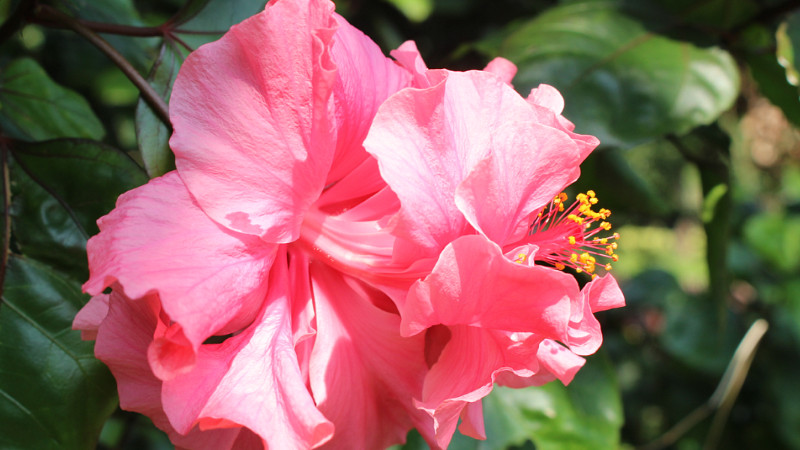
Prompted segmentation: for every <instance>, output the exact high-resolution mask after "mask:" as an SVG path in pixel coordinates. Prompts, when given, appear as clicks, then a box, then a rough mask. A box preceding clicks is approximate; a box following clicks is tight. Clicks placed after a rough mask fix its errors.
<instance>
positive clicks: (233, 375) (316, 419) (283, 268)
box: [162, 254, 334, 448]
mask: <svg viewBox="0 0 800 450" xmlns="http://www.w3.org/2000/svg"><path fill="white" fill-rule="evenodd" d="M285 259H286V255H285V254H281V255H280V260H281V261H285ZM269 284H270V288H269V292H268V294H267V298H266V302H265V306H264V308H263V309H262V311H261V312H260V313H259V315H258V317H257V318H256V319H255V321H254V323H253V324H252V325H251V326H249V327H247V328H246V329H245V330H244V331H242V332H241V333H239V334H237V335H235V336H232V337H230V338H228V339H227V340H225V341H224V342H222V343H221V344H207V345H203V346H202V347H201V349H200V352H199V353H198V355H197V363H196V365H195V367H194V369H193V370H192V371H190V372H188V373H185V374H183V375H179V376H177V377H175V378H173V379H172V380H169V381H165V382H164V387H163V391H162V398H163V403H164V411H165V412H166V413H167V416H168V417H169V419H170V422H171V423H172V425H173V426H174V427H175V428H176V429H177V430H178V431H186V430H190V429H191V428H192V427H194V426H195V425H196V424H200V425H201V427H203V428H205V429H211V428H217V427H227V426H230V425H231V424H237V425H240V426H245V427H247V428H249V429H250V430H251V431H253V432H255V433H256V434H258V435H259V436H260V437H261V439H263V440H264V441H265V442H266V443H267V445H268V446H269V447H274V448H311V447H314V446H317V445H320V444H322V443H324V442H326V441H327V440H328V439H330V438H331V436H332V435H333V431H334V427H333V424H331V423H330V422H329V421H328V420H326V419H325V417H323V415H322V414H320V412H319V411H318V410H317V408H316V405H315V404H314V401H313V400H312V398H311V394H310V393H309V392H308V389H307V388H306V385H305V383H304V381H303V378H302V376H301V373H300V369H299V366H298V361H297V356H296V354H295V351H294V342H293V338H292V310H291V303H290V301H291V298H292V296H293V294H294V292H293V291H292V287H291V286H289V275H288V267H287V264H286V263H276V264H275V265H274V266H273V269H272V271H271V273H270V277H269Z"/></svg>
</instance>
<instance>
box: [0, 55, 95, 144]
mask: <svg viewBox="0 0 800 450" xmlns="http://www.w3.org/2000/svg"><path fill="white" fill-rule="evenodd" d="M0 127H2V128H3V130H4V132H5V133H6V134H8V135H9V136H11V137H15V138H18V139H24V140H45V139H55V138H61V137H80V138H90V139H100V138H102V137H103V135H104V134H105V132H104V131H103V126H102V124H101V123H100V121H99V120H98V119H97V117H96V116H95V114H94V112H92V109H91V108H90V107H89V104H88V103H87V102H86V100H85V99H84V98H83V97H81V96H80V95H79V94H77V93H76V92H73V91H71V90H69V89H66V88H64V87H61V86H59V85H58V84H56V83H55V82H54V81H53V80H51V79H50V77H49V76H48V75H47V73H45V71H44V69H42V68H41V67H40V66H39V64H38V63H36V61H34V60H32V59H30V58H22V59H17V60H15V61H13V62H12V63H11V64H9V65H8V66H6V67H5V68H4V69H3V71H2V73H1V74H0Z"/></svg>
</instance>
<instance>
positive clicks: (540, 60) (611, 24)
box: [479, 2, 739, 147]
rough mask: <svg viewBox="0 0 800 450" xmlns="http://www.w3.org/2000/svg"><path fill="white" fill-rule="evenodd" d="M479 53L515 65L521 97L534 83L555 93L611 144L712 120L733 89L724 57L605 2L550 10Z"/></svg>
mask: <svg viewBox="0 0 800 450" xmlns="http://www.w3.org/2000/svg"><path fill="white" fill-rule="evenodd" d="M515 28H516V27H515ZM479 45H480V44H479ZM483 50H484V51H485V52H487V53H497V54H499V55H500V56H504V57H506V58H508V59H510V60H511V61H513V62H515V63H516V64H517V65H518V67H519V72H518V74H517V76H516V78H515V79H514V83H515V86H516V87H517V88H518V90H519V91H520V92H523V93H527V92H528V91H529V90H530V89H531V88H533V87H536V86H537V85H538V84H539V83H547V84H551V85H553V86H555V87H557V88H558V89H559V90H561V92H562V93H563V95H564V97H565V98H566V105H567V106H566V109H565V112H564V114H565V116H566V117H568V118H569V119H570V120H572V121H573V122H575V124H576V125H577V128H578V130H579V131H580V132H582V133H589V134H594V135H596V136H597V137H599V138H600V140H601V142H602V143H603V144H604V145H610V146H626V147H630V146H633V145H635V144H639V143H642V142H645V141H648V140H651V139H653V138H656V137H659V136H662V135H665V134H668V133H677V134H683V133H686V132H688V131H689V130H691V129H692V128H694V127H696V126H698V125H703V124H708V123H711V122H713V121H714V120H715V119H716V118H717V117H718V116H719V115H720V114H721V113H722V112H723V111H725V110H726V109H727V108H728V107H730V106H731V104H732V103H733V101H734V99H735V98H736V96H737V94H738V89H739V78H738V71H737V68H736V64H735V63H734V61H733V59H732V58H731V57H730V55H729V54H728V53H727V52H725V51H723V50H720V49H718V48H708V49H702V48H698V47H695V46H693V45H691V44H689V43H686V42H680V41H675V40H671V39H668V38H665V37H663V36H659V35H657V34H654V33H651V32H648V31H647V30H646V29H645V28H644V26H643V25H642V24H641V23H639V22H637V21H635V20H633V19H631V18H630V17H628V16H626V15H624V14H621V13H619V12H617V11H616V10H615V9H614V7H613V5H610V4H607V3H605V2H584V3H575V4H568V5H563V6H557V7H555V8H551V9H549V10H547V11H546V12H545V13H543V14H541V15H540V16H537V17H536V18H535V19H533V20H530V21H528V22H526V23H525V24H524V25H523V26H521V27H519V28H516V30H515V31H513V32H511V34H510V35H508V37H506V38H505V39H504V40H503V41H502V44H501V45H500V48H499V50H497V51H495V50H494V49H491V48H485V47H484V48H483Z"/></svg>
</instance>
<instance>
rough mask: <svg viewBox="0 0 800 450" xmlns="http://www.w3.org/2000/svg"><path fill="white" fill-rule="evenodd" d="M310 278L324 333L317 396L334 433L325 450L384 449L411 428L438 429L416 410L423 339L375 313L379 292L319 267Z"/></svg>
mask: <svg viewBox="0 0 800 450" xmlns="http://www.w3.org/2000/svg"><path fill="white" fill-rule="evenodd" d="M311 278H312V282H313V286H314V303H315V305H316V311H317V330H318V334H317V338H316V342H315V345H314V350H313V354H312V357H311V390H312V392H313V393H314V399H315V400H316V402H317V405H318V407H319V409H320V411H321V412H322V413H323V414H324V415H325V417H327V418H328V419H329V420H331V421H332V422H333V423H334V424H335V426H336V433H335V434H334V437H333V439H332V440H331V441H330V442H329V443H328V444H327V445H326V446H325V447H324V448H331V449H355V448H364V449H367V448H386V447H387V446H390V445H393V444H397V443H401V442H404V441H405V437H406V434H407V433H408V431H409V430H410V429H411V428H414V427H417V428H421V429H422V430H423V433H424V430H425V428H426V427H427V428H432V424H430V423H429V421H430V419H429V418H428V417H427V415H426V414H425V413H424V412H422V411H419V410H417V409H416V408H415V407H414V403H413V398H414V397H419V396H421V394H422V382H423V378H424V375H425V372H426V371H427V366H426V364H425V359H424V345H425V342H424V338H423V337H422V336H414V337H412V338H403V337H401V336H400V332H399V329H400V318H399V317H398V316H397V315H396V314H392V313H388V312H386V311H383V310H381V309H379V308H378V307H376V306H375V303H379V301H378V300H376V299H374V298H373V297H382V296H383V294H381V293H380V292H378V291H376V290H374V289H372V288H369V287H368V286H366V285H364V284H363V283H361V282H358V281H356V280H354V279H352V278H348V277H343V276H342V275H340V274H339V273H337V272H335V271H332V270H330V269H329V268H327V267H324V266H322V265H319V264H313V263H312V266H311Z"/></svg>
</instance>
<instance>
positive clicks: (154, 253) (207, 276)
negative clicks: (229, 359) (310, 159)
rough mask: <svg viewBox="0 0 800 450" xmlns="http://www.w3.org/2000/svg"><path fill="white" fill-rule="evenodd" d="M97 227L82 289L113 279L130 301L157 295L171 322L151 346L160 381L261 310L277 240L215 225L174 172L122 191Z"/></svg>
mask: <svg viewBox="0 0 800 450" xmlns="http://www.w3.org/2000/svg"><path fill="white" fill-rule="evenodd" d="M98 224H99V226H100V230H101V231H100V234H98V235H97V236H95V237H93V238H92V239H90V240H89V243H88V246H87V247H88V253H89V270H90V273H91V277H90V278H89V281H87V282H86V284H85V285H84V289H85V290H86V291H87V292H89V293H92V294H94V295H98V294H100V293H101V292H102V291H103V290H104V289H105V288H107V287H109V286H111V285H112V284H114V283H117V284H115V290H121V291H123V292H124V294H125V295H126V296H127V297H129V298H133V299H137V298H142V297H145V296H146V295H150V294H154V295H158V296H159V298H160V301H161V304H162V306H163V309H164V313H165V314H167V315H168V317H169V319H170V322H168V323H166V324H164V325H163V326H161V327H160V328H159V336H158V337H157V338H156V340H155V341H154V342H153V343H152V345H151V348H150V355H151V363H152V365H153V370H154V371H155V372H156V374H157V375H158V376H159V377H160V378H162V379H168V378H170V377H172V376H174V375H175V374H177V373H180V372H182V371H185V370H188V369H190V368H191V366H192V364H193V362H194V358H195V353H196V351H197V349H198V348H199V346H200V344H202V342H203V341H204V340H205V339H206V338H208V337H209V336H212V335H215V334H227V333H231V332H234V331H237V330H239V329H240V328H242V327H245V326H247V325H248V324H250V323H251V322H252V321H253V319H255V317H256V314H257V313H258V311H259V310H260V309H261V304H262V302H263V298H264V295H265V293H266V286H267V281H266V280H267V273H268V272H269V269H270V266H271V264H272V260H273V258H274V253H275V245H273V244H267V243H265V242H263V241H261V240H259V239H258V238H256V237H254V236H250V235H245V234H240V233H236V232H233V231H230V230H227V229H225V228H224V227H221V226H219V225H218V224H217V223H215V222H213V221H212V220H211V219H209V218H208V216H206V215H205V214H204V213H203V211H202V210H201V209H200V208H199V206H198V205H197V203H196V202H195V201H194V199H193V197H192V196H191V195H190V194H189V192H188V191H187V190H186V187H185V186H184V185H183V183H182V181H181V179H180V177H179V176H178V175H177V174H176V173H175V172H171V173H169V174H167V175H165V176H163V177H161V178H158V179H154V180H151V181H150V183H148V184H146V185H144V186H142V187H139V188H137V189H134V190H132V191H130V192H127V193H125V194H123V195H122V196H121V197H120V198H119V200H118V201H117V207H116V209H114V211H112V212H111V213H110V214H109V215H107V216H105V217H103V218H102V219H100V221H99V222H98ZM221 293H224V295H221Z"/></svg>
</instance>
